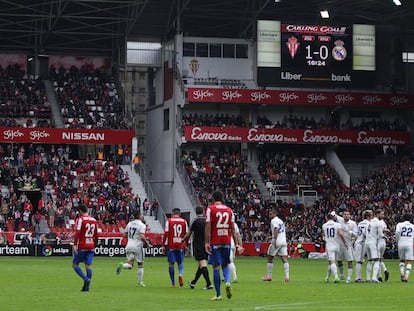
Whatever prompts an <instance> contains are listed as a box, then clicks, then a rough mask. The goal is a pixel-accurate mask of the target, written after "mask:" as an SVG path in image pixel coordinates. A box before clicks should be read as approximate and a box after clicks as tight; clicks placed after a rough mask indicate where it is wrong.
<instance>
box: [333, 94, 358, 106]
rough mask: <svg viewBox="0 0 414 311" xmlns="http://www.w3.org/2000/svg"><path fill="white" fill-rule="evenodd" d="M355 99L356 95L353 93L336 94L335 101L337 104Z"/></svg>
mask: <svg viewBox="0 0 414 311" xmlns="http://www.w3.org/2000/svg"><path fill="white" fill-rule="evenodd" d="M354 100H355V97H353V96H352V95H349V94H347V95H345V94H338V95H336V96H335V103H336V104H345V103H347V102H352V101H354Z"/></svg>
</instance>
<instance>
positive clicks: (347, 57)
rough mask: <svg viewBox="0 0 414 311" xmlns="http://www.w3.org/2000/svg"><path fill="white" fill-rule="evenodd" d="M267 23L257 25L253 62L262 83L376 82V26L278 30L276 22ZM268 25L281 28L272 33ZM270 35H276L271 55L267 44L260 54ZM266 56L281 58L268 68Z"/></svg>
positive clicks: (358, 84)
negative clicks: (256, 61)
mask: <svg viewBox="0 0 414 311" xmlns="http://www.w3.org/2000/svg"><path fill="white" fill-rule="evenodd" d="M265 22H266V23H264V24H263V21H260V22H259V23H258V25H260V26H261V28H260V31H258V63H257V68H258V75H257V77H258V84H259V85H260V86H297V87H355V88H366V87H372V85H373V84H374V81H375V27H374V26H372V25H350V26H349V25H306V24H299V23H298V24H285V23H281V24H279V25H280V26H279V27H278V28H276V26H277V25H278V24H276V23H277V22H274V23H275V24H274V25H273V24H272V23H271V22H270V21H265ZM265 26H266V27H265ZM270 26H273V27H274V28H275V29H278V30H279V33H278V35H277V36H275V35H273V32H270V30H269V28H270ZM275 31H277V30H275ZM354 32H355V33H354ZM270 34H272V35H273V36H272V38H273V37H279V38H280V39H279V40H278V41H275V42H272V44H273V46H274V45H275V43H276V44H279V45H278V48H277V49H274V51H272V52H273V54H271V53H270V51H269V48H267V50H266V52H267V54H265V53H263V52H261V50H264V48H263V47H262V45H264V44H266V46H269V43H268V42H267V41H269V39H268V37H269V36H270ZM262 41H263V42H262ZM354 46H355V49H354ZM259 52H260V53H259ZM262 54H263V55H264V56H266V58H264V57H262ZM354 54H355V55H354ZM268 55H274V56H272V57H273V58H274V59H275V60H277V59H278V57H280V62H279V63H277V62H276V61H274V62H273V63H272V66H270V65H269V64H270V61H269V59H270V57H269V56H268ZM278 55H279V56H278ZM261 58H263V59H264V60H263V61H261Z"/></svg>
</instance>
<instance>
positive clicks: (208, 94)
mask: <svg viewBox="0 0 414 311" xmlns="http://www.w3.org/2000/svg"><path fill="white" fill-rule="evenodd" d="M193 96H194V99H204V98H205V97H212V96H213V93H211V92H210V91H203V90H197V91H194V92H193Z"/></svg>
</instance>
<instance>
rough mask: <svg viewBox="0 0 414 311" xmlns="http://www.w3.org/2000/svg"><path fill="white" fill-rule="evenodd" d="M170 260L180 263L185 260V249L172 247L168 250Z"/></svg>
mask: <svg viewBox="0 0 414 311" xmlns="http://www.w3.org/2000/svg"><path fill="white" fill-rule="evenodd" d="M167 258H168V262H176V263H178V264H180V263H182V262H183V261H184V250H183V249H171V250H167Z"/></svg>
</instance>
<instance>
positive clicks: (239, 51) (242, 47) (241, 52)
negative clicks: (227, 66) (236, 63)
mask: <svg viewBox="0 0 414 311" xmlns="http://www.w3.org/2000/svg"><path fill="white" fill-rule="evenodd" d="M247 51H248V48H247V44H236V58H248V55H247Z"/></svg>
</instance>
